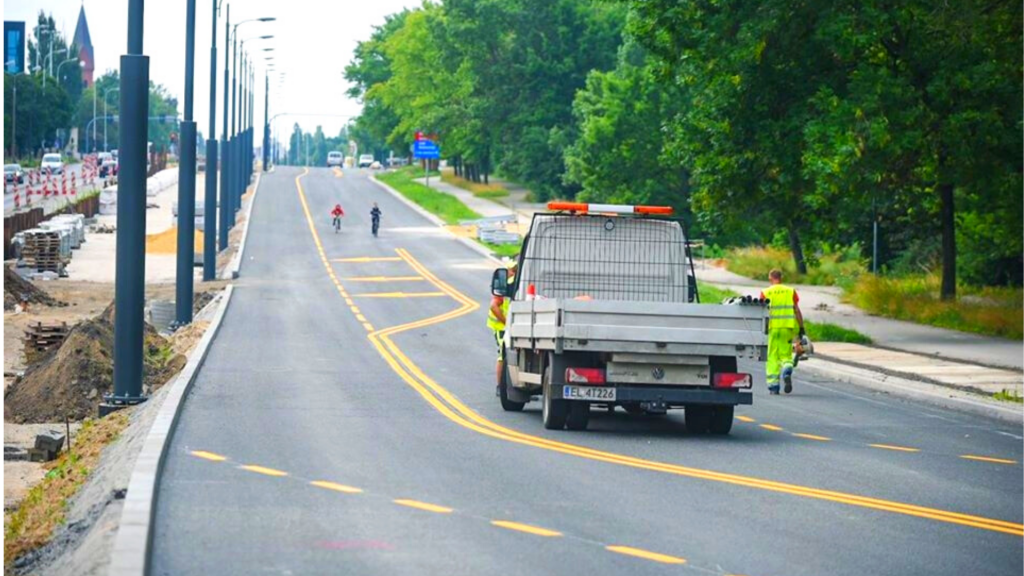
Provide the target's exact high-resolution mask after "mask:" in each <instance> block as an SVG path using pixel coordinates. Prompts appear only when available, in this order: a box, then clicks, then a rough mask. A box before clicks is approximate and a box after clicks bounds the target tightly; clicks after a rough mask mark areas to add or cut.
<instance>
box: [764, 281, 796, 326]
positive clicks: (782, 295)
mask: <svg viewBox="0 0 1024 576" xmlns="http://www.w3.org/2000/svg"><path fill="white" fill-rule="evenodd" d="M763 292H764V297H765V298H766V299H768V300H769V301H770V302H771V306H770V307H769V308H768V318H769V323H768V327H769V329H772V328H796V309H795V307H794V304H795V303H794V302H793V297H794V296H795V295H796V290H794V289H792V288H790V287H789V286H784V285H782V284H773V285H772V286H769V287H768V288H765V289H764V290H763Z"/></svg>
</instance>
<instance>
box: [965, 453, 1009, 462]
mask: <svg viewBox="0 0 1024 576" xmlns="http://www.w3.org/2000/svg"><path fill="white" fill-rule="evenodd" d="M960 457H961V458H964V459H965V460H977V461H979V462H992V463H994V464H1016V463H1017V461H1016V460H1007V459H1005V458H992V457H991V456H975V455H973V454H961V455H960Z"/></svg>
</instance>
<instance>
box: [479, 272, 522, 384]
mask: <svg viewBox="0 0 1024 576" xmlns="http://www.w3.org/2000/svg"><path fill="white" fill-rule="evenodd" d="M517 267H518V264H517V263H516V260H515V259H513V260H512V263H511V264H509V265H508V285H509V286H512V284H513V283H514V282H515V278H516V269H517ZM509 302H511V298H507V297H502V296H492V297H491V307H490V310H489V311H488V312H487V327H488V328H490V329H491V330H493V331H494V343H495V345H496V346H497V349H498V365H497V369H496V377H497V383H498V386H499V387H500V386H501V376H502V373H504V371H505V359H504V358H503V357H502V353H501V352H502V343H503V341H504V340H505V320H506V318H508V306H509Z"/></svg>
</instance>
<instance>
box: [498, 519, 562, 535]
mask: <svg viewBox="0 0 1024 576" xmlns="http://www.w3.org/2000/svg"><path fill="white" fill-rule="evenodd" d="M491 524H492V525H494V526H497V527H499V528H508V529H509V530H516V531H518V532H526V533H527V534H533V535H535V536H548V537H550V536H561V535H562V533H561V532H556V531H555V530H548V529H547V528H541V527H539V526H530V525H529V524H520V523H519V522H512V521H510V520H491Z"/></svg>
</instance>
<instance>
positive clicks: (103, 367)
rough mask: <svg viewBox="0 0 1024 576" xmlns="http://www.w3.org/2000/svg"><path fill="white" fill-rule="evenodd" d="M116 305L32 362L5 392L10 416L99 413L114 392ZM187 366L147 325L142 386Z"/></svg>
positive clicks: (35, 418) (39, 418) (36, 418)
mask: <svg viewBox="0 0 1024 576" xmlns="http://www.w3.org/2000/svg"><path fill="white" fill-rule="evenodd" d="M113 320H114V305H113V304H111V305H110V306H108V307H107V309H106V310H105V311H104V312H103V313H102V314H100V315H99V316H97V317H95V318H92V319H90V320H86V321H84V322H81V323H79V324H77V325H76V326H75V327H74V328H72V329H71V331H70V332H69V333H68V336H67V338H65V340H64V342H63V344H61V346H60V348H57V349H56V350H54V351H52V352H50V353H49V354H47V355H46V356H44V357H43V358H42V359H40V360H39V361H38V362H37V363H35V364H33V365H31V366H29V367H28V369H27V370H26V371H25V376H24V377H23V378H22V379H21V380H20V381H18V382H15V383H14V384H12V385H11V386H10V387H9V388H8V389H7V391H6V393H5V394H4V417H5V420H8V421H10V422H16V423H19V424H20V423H26V422H60V421H62V420H64V417H65V416H68V417H70V418H71V419H72V420H81V419H83V418H86V417H90V416H95V415H96V411H97V407H98V406H99V404H100V402H102V401H103V395H104V394H108V393H111V392H113V382H114V323H113ZM184 366H185V357H184V356H182V355H180V354H177V353H176V352H175V351H174V349H173V348H172V347H171V344H170V342H168V341H167V339H165V338H163V337H162V336H160V335H159V334H157V332H156V330H155V329H154V328H153V327H152V326H150V325H149V324H146V325H145V332H144V343H143V389H144V391H152V390H154V389H156V388H157V387H159V386H161V385H163V384H164V383H165V382H166V381H167V380H168V379H169V378H170V377H171V376H174V375H175V374H177V373H178V372H179V371H180V370H181V369H182V368H183V367H184Z"/></svg>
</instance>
